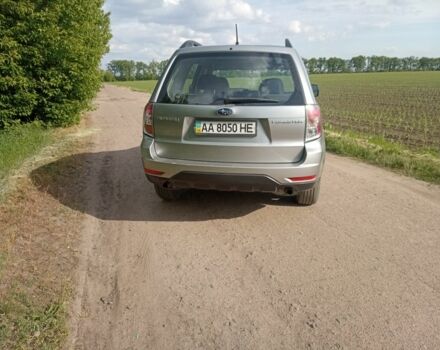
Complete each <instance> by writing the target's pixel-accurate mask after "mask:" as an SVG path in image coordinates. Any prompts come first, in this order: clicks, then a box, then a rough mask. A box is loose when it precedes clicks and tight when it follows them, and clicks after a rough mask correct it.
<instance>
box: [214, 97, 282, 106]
mask: <svg viewBox="0 0 440 350" xmlns="http://www.w3.org/2000/svg"><path fill="white" fill-rule="evenodd" d="M217 101H223V103H224V104H230V103H234V104H242V103H278V102H280V101H279V100H274V99H270V98H260V97H226V98H219V99H218V100H216V101H215V102H217Z"/></svg>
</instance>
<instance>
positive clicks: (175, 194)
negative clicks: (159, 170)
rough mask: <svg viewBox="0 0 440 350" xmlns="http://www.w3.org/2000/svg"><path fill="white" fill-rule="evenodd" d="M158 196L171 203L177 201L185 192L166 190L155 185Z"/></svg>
mask: <svg viewBox="0 0 440 350" xmlns="http://www.w3.org/2000/svg"><path fill="white" fill-rule="evenodd" d="M154 189H155V191H156V194H157V195H158V196H159V197H160V198H161V199H163V200H164V201H167V202H171V201H176V200H178V199H179V198H180V197H182V194H183V192H184V191H183V190H176V189H172V188H166V187H163V186H161V185H157V184H154Z"/></svg>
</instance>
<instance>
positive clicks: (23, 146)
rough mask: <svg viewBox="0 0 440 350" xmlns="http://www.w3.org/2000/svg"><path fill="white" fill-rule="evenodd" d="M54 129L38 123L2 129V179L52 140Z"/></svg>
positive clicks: (0, 174)
mask: <svg viewBox="0 0 440 350" xmlns="http://www.w3.org/2000/svg"><path fill="white" fill-rule="evenodd" d="M52 133H53V132H52V131H51V130H50V129H46V128H44V127H43V126H42V125H40V124H38V123H31V124H23V125H17V126H13V127H10V128H8V129H6V130H1V131H0V181H1V180H2V179H4V178H6V177H7V176H8V174H10V172H11V171H12V170H14V169H16V168H18V167H19V166H20V165H21V164H22V163H23V161H24V160H25V159H26V158H28V157H30V156H32V155H35V154H36V153H38V151H40V150H41V149H42V148H43V147H44V146H45V145H47V144H48V143H50V142H51V140H52Z"/></svg>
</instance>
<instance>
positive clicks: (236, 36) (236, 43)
mask: <svg viewBox="0 0 440 350" xmlns="http://www.w3.org/2000/svg"><path fill="white" fill-rule="evenodd" d="M238 44H239V42H238V25H237V23H235V45H238Z"/></svg>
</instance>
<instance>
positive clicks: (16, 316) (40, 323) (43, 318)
mask: <svg viewBox="0 0 440 350" xmlns="http://www.w3.org/2000/svg"><path fill="white" fill-rule="evenodd" d="M65 320H66V310H65V307H64V302H63V300H60V301H55V302H52V303H49V304H48V305H46V306H44V307H41V306H39V305H36V304H35V302H33V301H32V300H30V299H29V297H28V296H27V295H26V294H25V293H19V292H10V293H9V295H6V296H5V298H4V299H2V300H1V301H0V340H1V343H0V344H1V345H0V349H59V348H61V346H62V341H63V340H64V338H65V336H66V335H67V326H66V321H65Z"/></svg>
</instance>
